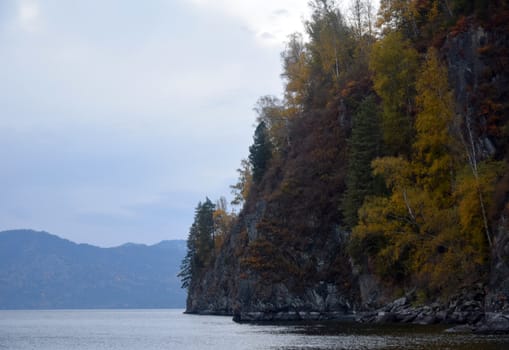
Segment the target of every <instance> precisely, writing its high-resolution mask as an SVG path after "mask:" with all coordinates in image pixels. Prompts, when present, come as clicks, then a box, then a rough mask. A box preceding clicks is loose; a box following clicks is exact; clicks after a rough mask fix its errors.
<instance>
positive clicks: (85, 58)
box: [0, 0, 285, 245]
mask: <svg viewBox="0 0 509 350" xmlns="http://www.w3.org/2000/svg"><path fill="white" fill-rule="evenodd" d="M189 1H190V0H180V1H166V0H153V1H150V2H145V3H144V4H143V6H141V5H140V3H139V2H138V1H128V0H109V1H100V0H90V1H36V0H8V1H7V2H3V1H0V9H1V10H5V11H0V16H1V17H2V19H5V21H3V22H2V23H0V37H1V39H2V40H0V49H1V51H2V55H0V67H1V68H0V75H1V76H2V79H0V105H1V106H2V115H3V117H2V118H0V162H1V163H2V171H1V172H0V192H1V193H2V196H1V198H0V223H1V225H0V229H10V228H19V227H23V228H34V229H41V230H47V231H50V232H54V233H56V234H60V235H64V236H65V237H66V238H69V239H72V240H77V241H79V242H88V243H94V244H99V245H113V244H120V243H123V242H125V241H127V240H130V241H135V242H145V243H149V242H152V243H153V242H155V241H157V240H161V239H165V238H179V237H180V238H185V237H186V236H187V231H188V227H189V225H190V224H191V220H192V216H193V211H194V207H195V206H196V203H197V202H198V201H199V200H203V198H204V197H205V196H209V197H210V198H211V199H216V198H218V197H219V196H220V195H226V196H228V195H229V192H230V189H229V185H230V184H232V183H234V181H235V180H236V179H235V177H236V175H237V174H236V172H235V169H236V168H238V166H239V163H240V160H241V158H245V157H246V155H247V152H248V147H249V145H250V144H251V142H252V133H253V129H252V123H253V121H254V119H255V115H254V112H253V111H252V107H253V105H254V104H255V102H256V100H257V98H258V97H259V96H262V95H265V94H278V93H280V92H281V81H280V79H279V73H280V58H279V51H280V47H279V46H277V45H272V44H270V45H269V44H267V42H269V41H271V40H272V41H274V42H275V41H276V40H279V39H276V38H277V37H276V34H275V32H273V31H272V29H274V28H275V27H274V26H272V27H269V30H265V31H263V30H262V31H258V29H260V28H261V27H262V26H261V25H260V26H258V25H257V24H256V21H254V22H250V21H251V20H248V21H247V22H246V21H245V20H244V19H245V18H247V17H249V16H248V13H247V12H249V11H250V8H248V9H247V10H246V9H243V8H242V6H240V5H234V4H233V2H228V1H219V3H222V4H223V5H225V4H226V5H228V4H233V6H234V7H235V6H237V9H233V11H234V13H230V12H227V11H224V10H223V8H222V7H220V6H219V7H214V6H215V5H213V4H212V2H209V3H208V4H204V5H200V4H198V3H190V2H189ZM239 4H240V2H239ZM252 4H254V3H252ZM252 4H251V5H249V6H252ZM226 5H225V6H226ZM262 5H263V4H261V5H260V6H262ZM211 6H212V7H211ZM278 8H281V7H280V6H279V7H277V8H276V7H271V8H269V9H268V10H267V11H265V10H264V11H262V10H261V9H258V10H257V11H262V12H260V13H258V14H255V15H256V16H259V17H263V18H265V16H267V18H269V19H270V20H271V21H276V22H277V20H276V17H278V16H280V17H284V16H285V15H284V14H283V13H282V12H279V13H274V11H276V12H277V9H278ZM246 11H247V12H246ZM262 22H263V21H262ZM262 22H260V23H262ZM5 23H7V24H5ZM246 23H247V24H246ZM250 23H251V24H250ZM262 24H263V23H262ZM243 27H247V28H249V30H245V29H242V28H243ZM253 30H257V31H258V32H256V33H258V34H256V33H255V32H254V31H253ZM263 33H266V34H265V35H264V34H263Z"/></svg>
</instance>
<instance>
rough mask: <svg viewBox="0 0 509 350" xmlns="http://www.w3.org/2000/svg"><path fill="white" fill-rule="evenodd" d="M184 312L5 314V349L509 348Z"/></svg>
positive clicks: (408, 330) (434, 335)
mask: <svg viewBox="0 0 509 350" xmlns="http://www.w3.org/2000/svg"><path fill="white" fill-rule="evenodd" d="M182 311H183V310H48V311H46V310H37V311H0V349H12V350H16V349H19V350H26V349H43V350H45V349H51V350H60V349H62V350H63V349H66V350H68V349H78V350H81V349H97V350H102V349H108V350H130V349H144V350H148V349H182V350H189V349H213V350H216V349H217V350H219V349H221V350H224V349H226V350H237V349H240V350H243V349H246V350H247V349H278V350H294V349H313V350H325V349H451V350H474V349H476V350H477V349H486V350H499V349H500V350H502V349H504V350H506V349H509V336H477V335H471V334H450V333H444V332H443V328H442V327H436V326H434V327H429V326H427V327H423V326H420V327H418V326H408V325H399V326H379V325H359V324H352V323H325V324H323V323H322V324H320V323H314V324H307V325H303V324H286V325H248V324H236V323H234V322H232V321H231V318H230V317H220V316H194V315H184V314H182Z"/></svg>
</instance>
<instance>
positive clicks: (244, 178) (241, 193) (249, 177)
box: [230, 159, 253, 207]
mask: <svg viewBox="0 0 509 350" xmlns="http://www.w3.org/2000/svg"><path fill="white" fill-rule="evenodd" d="M237 173H238V179H237V183H236V184H234V185H231V186H230V189H231V193H232V194H233V199H232V201H231V204H232V205H234V206H240V207H242V205H243V204H244V202H245V201H246V199H247V197H248V195H249V191H250V190H251V185H252V182H253V174H252V170H251V163H250V162H249V160H247V159H242V160H241V161H240V168H237Z"/></svg>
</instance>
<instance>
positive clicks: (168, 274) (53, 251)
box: [0, 230, 186, 309]
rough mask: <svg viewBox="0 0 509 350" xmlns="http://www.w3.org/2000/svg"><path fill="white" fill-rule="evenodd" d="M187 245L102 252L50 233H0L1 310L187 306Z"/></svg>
mask: <svg viewBox="0 0 509 350" xmlns="http://www.w3.org/2000/svg"><path fill="white" fill-rule="evenodd" d="M185 252H186V243H185V241H180V240H177V241H163V242H160V243H158V244H155V245H152V246H146V245H143V244H132V243H128V244H124V245H122V246H119V247H115V248H99V247H95V246H91V245H88V244H76V243H74V242H71V241H68V240H66V239H62V238H60V237H57V236H55V235H51V234H49V233H46V232H36V231H31V230H15V231H4V232H0V308H1V309H43V308H44V309H46V308H49V309H51V308H172V307H184V306H185V297H186V292H185V291H184V290H183V289H181V288H180V281H179V279H178V278H177V276H176V275H177V273H178V270H179V266H180V262H181V260H182V258H183V257H184V255H185Z"/></svg>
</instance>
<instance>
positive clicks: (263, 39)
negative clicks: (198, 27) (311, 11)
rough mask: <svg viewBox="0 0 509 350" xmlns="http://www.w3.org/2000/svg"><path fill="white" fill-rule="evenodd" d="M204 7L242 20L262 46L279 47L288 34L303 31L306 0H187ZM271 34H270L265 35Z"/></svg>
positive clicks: (306, 10)
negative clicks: (269, 34)
mask: <svg viewBox="0 0 509 350" xmlns="http://www.w3.org/2000/svg"><path fill="white" fill-rule="evenodd" d="M187 1H189V2H191V3H192V4H194V5H196V6H198V7H200V8H203V9H207V10H212V11H217V12H220V13H224V14H226V15H228V16H230V17H232V18H235V19H237V20H239V21H240V22H241V23H243V24H245V26H246V27H247V28H248V29H249V30H250V31H251V32H252V33H253V34H254V36H255V37H256V39H257V40H258V42H259V43H260V44H262V45H269V46H279V47H281V46H282V44H283V43H284V42H285V41H286V40H287V38H288V35H290V34H292V33H294V32H296V31H298V32H301V31H302V30H303V26H302V21H303V17H304V16H305V14H307V13H308V5H307V4H308V1H307V0H297V1H296V0H277V1H274V0H260V1H237V0H187ZM266 33H271V36H267V35H264V34H266Z"/></svg>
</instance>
